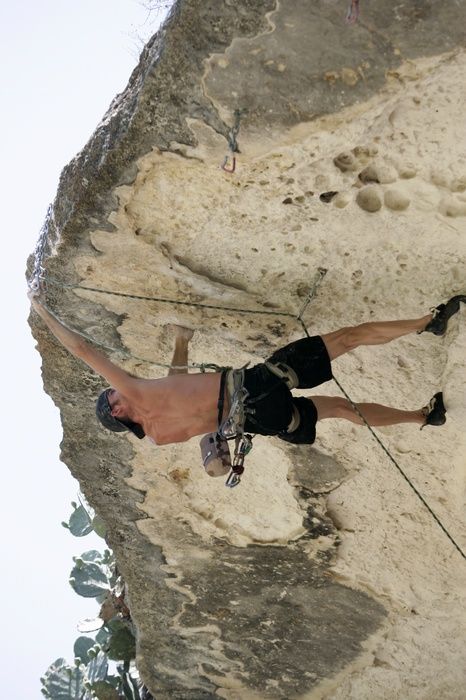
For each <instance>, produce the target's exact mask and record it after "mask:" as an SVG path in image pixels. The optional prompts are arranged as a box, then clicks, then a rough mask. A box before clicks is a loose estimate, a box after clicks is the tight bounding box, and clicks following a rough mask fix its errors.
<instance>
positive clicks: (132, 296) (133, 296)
mask: <svg viewBox="0 0 466 700" xmlns="http://www.w3.org/2000/svg"><path fill="white" fill-rule="evenodd" d="M46 282H47V284H51V285H53V286H55V287H60V288H61V289H83V290H85V291H87V292H98V293H99V294H111V295H112V296H116V297H125V298H126V299H141V300H143V301H157V302H161V303H162V304H175V305H180V306H194V307H197V308H201V309H218V310H220V311H231V312H233V313H240V314H263V315H267V316H286V317H287V318H293V319H296V316H295V314H292V313H289V312H288V311H265V310H264V309H239V308H236V307H233V306H218V305H215V304H201V303H199V302H195V301H180V300H179V299H166V298H164V297H149V296H144V295H142V294H127V293H126V292H115V291H114V290H111V289H99V288H97V287H87V286H86V287H83V286H82V285H80V284H64V283H63V282H59V281H58V280H55V279H53V278H50V277H47V280H46Z"/></svg>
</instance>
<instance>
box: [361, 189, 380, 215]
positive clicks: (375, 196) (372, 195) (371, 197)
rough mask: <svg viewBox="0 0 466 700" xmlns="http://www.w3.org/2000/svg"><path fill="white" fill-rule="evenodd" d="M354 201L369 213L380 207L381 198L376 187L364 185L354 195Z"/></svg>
mask: <svg viewBox="0 0 466 700" xmlns="http://www.w3.org/2000/svg"><path fill="white" fill-rule="evenodd" d="M356 202H357V203H358V204H359V206H360V207H361V209H364V211H369V212H371V213H373V212H376V211H379V209H380V208H381V207H382V200H381V198H380V195H379V192H378V190H377V188H376V187H371V186H370V185H369V186H368V187H364V188H363V189H362V190H359V192H358V194H357V195H356Z"/></svg>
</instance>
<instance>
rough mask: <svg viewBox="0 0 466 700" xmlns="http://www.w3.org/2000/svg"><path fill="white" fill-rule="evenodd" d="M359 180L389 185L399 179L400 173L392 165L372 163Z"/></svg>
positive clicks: (361, 173)
mask: <svg viewBox="0 0 466 700" xmlns="http://www.w3.org/2000/svg"><path fill="white" fill-rule="evenodd" d="M359 179H360V180H361V182H380V184H382V185H388V184H389V183H390V182H395V180H397V179H398V173H397V172H396V170H395V168H392V166H391V165H385V164H380V165H378V164H375V163H372V164H371V165H368V166H367V168H364V170H362V171H361V172H360V173H359Z"/></svg>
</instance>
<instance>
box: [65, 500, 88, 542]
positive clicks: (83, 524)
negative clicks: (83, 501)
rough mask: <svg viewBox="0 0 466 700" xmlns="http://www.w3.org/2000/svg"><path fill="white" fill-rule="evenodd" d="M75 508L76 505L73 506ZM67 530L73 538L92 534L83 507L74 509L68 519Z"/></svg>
mask: <svg viewBox="0 0 466 700" xmlns="http://www.w3.org/2000/svg"><path fill="white" fill-rule="evenodd" d="M73 505H74V506H76V504H73ZM69 529H70V532H71V534H72V535H74V536H75V537H84V536H85V535H88V534H89V533H90V532H92V522H91V519H90V518H89V515H88V513H87V510H86V509H85V508H84V507H83V506H78V507H75V510H74V511H73V512H72V513H71V515H70V519H69Z"/></svg>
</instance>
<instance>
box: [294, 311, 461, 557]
mask: <svg viewBox="0 0 466 700" xmlns="http://www.w3.org/2000/svg"><path fill="white" fill-rule="evenodd" d="M298 320H299V321H300V323H301V326H302V328H303V330H304V332H305V334H306V335H307V337H308V338H309V337H310V335H309V333H308V330H307V327H306V326H305V324H304V322H303V320H302V319H298ZM333 381H334V382H335V384H336V385H337V387H338V388H339V389H340V391H341V392H342V394H343V395H344V396H345V398H346V399H347V400H348V401H349V402H350V404H351V406H352V407H353V409H354V411H355V412H356V413H357V414H358V416H359V417H360V418H361V420H362V421H363V422H364V424H365V426H366V427H367V428H368V430H369V432H370V433H371V435H372V437H373V438H375V440H376V441H377V442H378V444H379V445H380V447H381V448H382V450H383V451H384V452H385V454H386V455H387V457H388V458H389V460H390V461H391V462H392V464H394V465H395V467H396V468H397V469H398V471H399V473H400V474H401V476H402V477H403V479H404V480H405V481H406V482H407V484H408V485H409V486H410V488H411V489H412V490H413V491H414V493H415V494H416V496H417V497H418V498H419V500H420V501H421V503H422V504H423V506H424V507H425V508H426V509H427V510H428V512H429V513H430V514H431V516H432V517H433V519H434V520H435V522H436V523H437V525H438V526H439V527H440V528H441V530H442V531H443V532H444V534H445V535H446V536H447V537H448V539H449V540H450V542H451V543H452V544H453V546H454V547H455V548H456V549H457V550H458V552H459V553H460V554H461V556H462V557H463V559H466V554H465V553H464V552H463V550H462V549H461V547H460V546H459V544H458V543H457V542H456V541H455V540H454V539H453V537H452V536H451V535H450V533H449V532H448V530H447V528H446V527H445V526H444V524H443V523H442V521H441V520H440V518H439V517H438V516H437V515H436V514H435V512H434V511H433V510H432V508H431V507H430V505H429V504H428V503H427V501H426V500H425V498H424V497H423V496H422V494H421V493H420V492H419V490H418V489H417V488H416V486H415V485H414V484H413V482H412V481H411V479H410V478H409V477H408V475H407V474H406V473H405V472H404V471H403V469H402V468H401V467H400V465H399V464H398V462H397V461H396V459H395V458H394V457H393V455H392V454H391V453H390V452H389V450H388V449H387V448H386V447H385V445H384V444H383V442H382V441H381V440H380V438H379V436H378V435H377V434H376V433H375V432H374V430H373V429H372V427H371V426H370V425H369V423H368V422H367V421H366V419H365V418H364V416H363V414H362V413H361V411H360V410H359V408H358V407H357V406H356V404H355V403H354V401H353V400H352V399H351V398H350V396H349V395H348V393H347V392H346V391H345V389H344V388H343V387H342V385H341V384H340V382H339V381H338V379H337V378H336V377H335V376H333Z"/></svg>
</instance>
